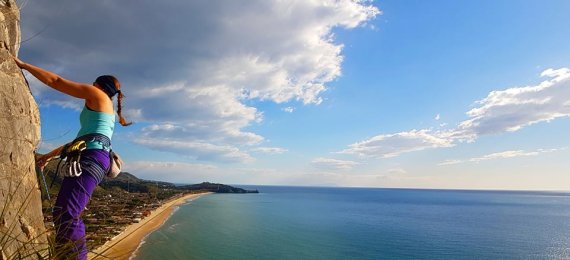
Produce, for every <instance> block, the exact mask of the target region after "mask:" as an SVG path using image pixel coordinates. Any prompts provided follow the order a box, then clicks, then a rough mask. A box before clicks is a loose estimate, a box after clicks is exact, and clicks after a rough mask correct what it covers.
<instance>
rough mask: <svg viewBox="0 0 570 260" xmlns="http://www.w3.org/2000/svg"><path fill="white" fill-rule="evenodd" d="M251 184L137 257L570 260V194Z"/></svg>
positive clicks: (173, 224)
mask: <svg viewBox="0 0 570 260" xmlns="http://www.w3.org/2000/svg"><path fill="white" fill-rule="evenodd" d="M248 188H258V189H259V190H260V192H262V193H260V194H212V195H208V196H203V197H201V198H199V199H196V200H194V201H191V202H188V203H187V204H185V205H182V206H181V207H180V208H179V210H177V211H176V213H175V214H174V215H173V216H172V217H171V218H170V219H169V220H168V221H167V222H166V223H165V225H164V226H162V227H161V228H160V229H159V230H157V231H156V232H154V233H152V234H151V235H149V236H148V237H147V239H146V242H145V243H144V244H143V245H142V246H141V248H140V249H139V251H138V252H137V256H136V257H135V259H570V193H554V192H493V191H449V190H413V189H358V188H313V187H310V188H307V187H271V186H269V187H268V186H259V187H248Z"/></svg>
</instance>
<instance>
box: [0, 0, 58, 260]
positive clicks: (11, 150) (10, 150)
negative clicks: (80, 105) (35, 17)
mask: <svg viewBox="0 0 570 260" xmlns="http://www.w3.org/2000/svg"><path fill="white" fill-rule="evenodd" d="M19 20H20V14H19V10H18V7H17V6H16V3H15V2H14V0H0V251H1V255H0V257H1V259H14V258H38V257H39V255H37V254H36V253H38V252H39V253H40V254H42V255H45V253H47V251H45V250H46V249H47V247H48V244H47V236H46V231H45V227H44V223H43V214H42V204H41V194H40V190H39V187H38V180H37V177H36V176H37V175H36V170H35V163H34V150H35V148H36V146H37V145H38V142H39V140H40V116H39V111H38V107H37V104H36V102H35V101H34V99H33V97H32V95H31V93H30V89H29V86H28V85H27V83H26V81H25V79H24V77H23V75H22V73H21V71H20V69H19V68H18V67H17V66H16V64H15V63H14V61H13V60H12V59H11V57H10V55H9V54H12V55H17V53H18V49H19V47H20V45H19V43H20V25H19Z"/></svg>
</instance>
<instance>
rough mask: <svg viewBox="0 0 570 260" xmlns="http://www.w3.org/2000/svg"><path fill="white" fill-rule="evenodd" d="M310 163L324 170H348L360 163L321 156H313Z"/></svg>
mask: <svg viewBox="0 0 570 260" xmlns="http://www.w3.org/2000/svg"><path fill="white" fill-rule="evenodd" d="M311 163H312V164H313V165H314V166H316V167H318V168H322V169H326V170H350V169H352V168H353V167H355V166H357V165H359V164H360V163H358V162H354V161H347V160H337V159H331V158H323V157H319V158H315V159H314V160H313V161H312V162H311Z"/></svg>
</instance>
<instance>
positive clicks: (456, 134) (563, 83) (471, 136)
mask: <svg viewBox="0 0 570 260" xmlns="http://www.w3.org/2000/svg"><path fill="white" fill-rule="evenodd" d="M541 76H544V77H550V79H548V80H545V81H543V82H541V83H539V84H537V85H535V86H527V87H516V88H509V89H506V90H500V91H492V92H491V93H489V95H488V96H487V97H486V98H485V99H483V100H481V101H478V102H477V104H478V105H479V107H476V108H473V109H471V110H470V111H469V112H467V115H468V116H469V117H470V119H468V120H465V121H463V122H461V123H460V124H459V125H458V126H457V127H456V128H455V129H451V130H448V131H433V130H429V129H424V130H412V131H408V132H400V133H396V134H384V135H377V136H375V137H372V138H370V139H368V140H364V141H361V142H357V143H354V144H351V145H349V147H348V148H347V149H345V150H342V151H340V153H346V154H356V155H361V156H370V157H379V158H388V157H394V156H398V155H400V154H402V153H407V152H412V151H421V150H425V149H431V148H440V147H451V146H454V145H455V144H457V143H458V142H465V141H467V142H473V141H475V140H476V139H477V138H479V137H480V136H483V135H490V134H501V133H505V132H513V131H517V130H519V129H521V128H523V127H525V126H528V125H532V124H536V123H539V122H544V121H547V122H548V121H551V120H554V119H557V118H561V117H568V116H569V115H570V102H569V101H568V100H570V69H568V68H562V69H557V70H554V69H547V70H545V71H544V72H542V74H541ZM438 118H439V114H438V116H436V120H437V119H438ZM442 126H443V125H442ZM497 156H499V155H497ZM456 163H459V162H458V161H456V160H451V161H445V162H442V163H440V165H450V164H456Z"/></svg>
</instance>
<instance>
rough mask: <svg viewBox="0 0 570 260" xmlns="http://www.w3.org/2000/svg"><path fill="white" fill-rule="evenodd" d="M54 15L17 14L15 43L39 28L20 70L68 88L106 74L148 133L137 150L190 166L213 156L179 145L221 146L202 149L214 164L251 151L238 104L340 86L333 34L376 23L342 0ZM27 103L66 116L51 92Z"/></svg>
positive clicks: (247, 116)
mask: <svg viewBox="0 0 570 260" xmlns="http://www.w3.org/2000/svg"><path fill="white" fill-rule="evenodd" d="M62 4H63V3H52V2H50V3H47V2H46V3H43V2H38V3H36V4H35V5H30V6H29V7H27V8H26V9H25V10H23V14H22V17H23V20H25V21H26V22H25V23H24V27H23V31H24V34H32V33H34V32H37V31H38V30H40V29H41V28H43V27H44V26H45V24H47V23H49V24H51V27H50V30H48V31H45V32H44V33H42V34H41V35H39V36H38V37H36V38H35V39H34V40H33V41H30V42H28V43H27V44H26V45H25V46H24V47H23V48H22V54H23V58H24V60H26V59H27V58H29V60H26V61H29V62H31V63H35V64H37V65H40V66H43V67H46V68H48V69H52V70H56V71H57V72H58V73H61V74H62V75H63V76H65V77H69V78H70V79H72V80H76V81H83V82H92V81H93V79H94V78H95V77H97V76H98V75H100V74H107V73H112V74H115V75H117V76H118V78H119V79H120V80H121V83H122V86H123V88H124V92H125V94H126V95H127V98H126V99H125V103H124V106H125V111H127V112H128V113H127V114H128V115H130V116H133V118H134V119H136V120H137V121H138V122H146V123H150V124H151V126H149V127H146V128H145V129H143V130H142V133H141V135H142V136H144V137H146V138H152V139H153V141H152V142H151V141H144V142H140V141H138V143H139V144H142V145H145V146H148V147H150V148H153V149H160V150H169V151H171V150H173V149H169V148H165V147H164V146H162V145H157V143H170V142H174V143H175V144H177V147H179V148H177V149H175V150H177V152H178V153H186V154H188V155H191V156H194V157H196V158H214V157H215V156H214V157H211V156H207V157H204V156H202V155H203V154H202V152H201V151H202V150H201V149H195V145H188V144H192V143H200V144H203V146H207V145H206V144H210V146H216V147H224V149H210V150H212V152H213V151H214V150H215V151H217V150H220V151H221V155H220V156H219V157H225V156H226V155H227V152H226V149H225V148H228V147H229V148H228V149H230V150H236V149H238V148H239V146H241V145H251V144H256V143H259V142H260V141H262V140H263V137H262V136H260V135H258V134H256V133H252V132H248V131H244V130H242V129H244V128H245V127H247V126H249V125H251V124H253V123H257V122H261V121H262V119H263V114H262V112H260V111H258V110H257V109H256V108H255V107H252V106H251V105H247V104H250V103H247V100H251V99H257V100H266V101H271V102H275V103H285V102H289V101H298V102H302V103H304V104H319V103H321V102H322V98H321V94H322V93H323V92H324V91H326V89H327V88H326V84H327V83H328V82H331V81H333V80H334V79H336V78H338V77H339V76H340V75H341V63H342V60H343V57H342V55H341V51H342V48H343V45H342V44H340V43H337V42H335V39H334V35H333V34H332V30H333V28H346V29H350V28H354V27H356V26H360V25H363V24H365V23H366V22H367V21H369V20H370V19H373V18H374V17H375V16H376V15H378V14H379V10H378V9H377V8H376V7H373V6H372V5H371V4H370V3H369V2H368V1H354V0H324V1H265V0H257V1H229V2H228V1H216V0H208V1H206V0H204V1H183V0H178V1H169V2H168V3H158V2H156V1H148V0H147V1H139V2H137V3H136V5H135V4H133V3H131V2H128V1H127V2H124V1H92V2H87V3H79V2H73V1H71V2H69V1H68V2H65V7H66V11H65V12H58V10H57V9H58V8H59V6H60V5H62ZM54 13H58V14H59V15H57V16H53V15H46V14H54ZM69 21H73V22H69ZM25 37H26V36H24V38H25ZM36 95H37V96H38V97H39V98H40V99H43V100H45V103H46V104H56V105H62V106H66V107H74V108H77V107H78V106H77V105H74V104H75V103H73V102H71V101H70V100H71V99H70V98H68V97H65V96H64V95H60V94H57V93H55V92H54V91H43V90H42V91H37V92H36ZM81 106H82V104H79V107H81ZM149 140H150V139H149ZM180 144H185V145H180ZM185 147H186V148H188V150H186V151H184V149H186V148H185ZM238 157H244V156H243V153H242V154H241V155H240V156H238Z"/></svg>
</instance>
